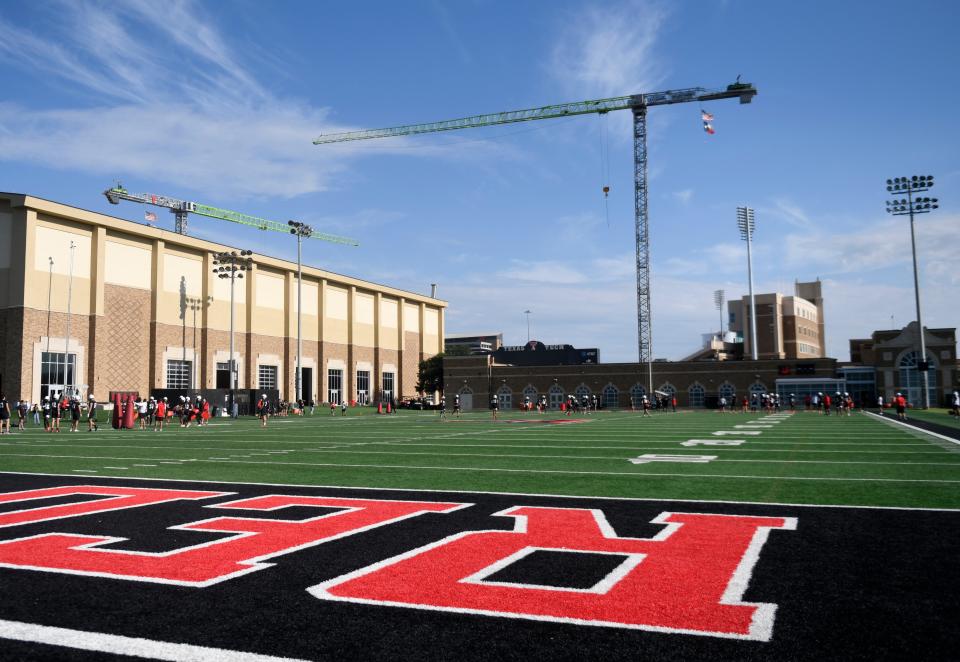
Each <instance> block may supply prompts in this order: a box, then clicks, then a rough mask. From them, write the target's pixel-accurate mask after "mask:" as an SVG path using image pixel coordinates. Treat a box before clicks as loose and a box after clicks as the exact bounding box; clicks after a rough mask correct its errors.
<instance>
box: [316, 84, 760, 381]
mask: <svg viewBox="0 0 960 662" xmlns="http://www.w3.org/2000/svg"><path fill="white" fill-rule="evenodd" d="M756 94H757V90H756V88H755V87H754V86H753V85H751V84H750V83H741V82H740V78H739V77H737V82H735V83H733V84H731V85H728V86H727V87H726V89H722V90H708V89H705V88H702V87H690V88H686V89H682V90H666V91H664V92H651V93H648V94H632V95H630V96H625V97H611V98H609V99H596V100H593V101H578V102H575V103H562V104H558V105H554V106H543V107H541V108H528V109H526V110H512V111H508V112H505V113H491V114H487V115H473V116H471V117H462V118H460V119H455V120H445V121H442V122H430V123H427V124H408V125H406V126H394V127H390V128H386V129H368V130H364V131H350V132H347V133H331V134H329V135H325V136H324V135H322V136H320V137H319V138H317V139H316V140H314V141H313V144H314V145H323V144H326V143H337V142H345V141H349V140H369V139H371V138H392V137H396V136H412V135H417V134H420V133H436V132H438V131H455V130H457V129H472V128H477V127H482V126H495V125H498V124H513V123H516V122H529V121H531V120H545V119H551V118H555V117H571V116H573V115H586V114H591V113H600V114H603V113H608V112H610V111H612V110H630V111H632V112H633V155H634V208H635V211H636V215H635V233H636V248H637V340H638V345H639V360H640V363H646V364H647V379H648V388H649V390H648V393H652V392H653V349H652V330H651V320H650V242H649V220H648V218H647V107H649V106H666V105H671V104H675V103H694V102H704V101H715V100H719V99H732V98H739V99H740V103H742V104H743V103H750V101H751V100H752V99H753V97H754V96H756Z"/></svg>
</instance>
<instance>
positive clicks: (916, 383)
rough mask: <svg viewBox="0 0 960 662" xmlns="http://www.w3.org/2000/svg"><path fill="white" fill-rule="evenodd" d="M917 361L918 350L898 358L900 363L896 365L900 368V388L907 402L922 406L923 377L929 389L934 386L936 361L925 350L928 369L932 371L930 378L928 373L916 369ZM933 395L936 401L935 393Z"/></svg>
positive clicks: (918, 356)
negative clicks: (931, 377) (932, 376)
mask: <svg viewBox="0 0 960 662" xmlns="http://www.w3.org/2000/svg"><path fill="white" fill-rule="evenodd" d="M919 361H920V352H917V351H913V352H907V353H906V354H904V355H903V356H902V357H901V358H900V363H899V364H898V365H897V367H898V368H900V390H901V391H902V392H903V394H904V395H905V396H906V398H907V402H910V403H912V404H913V405H915V406H916V405H920V406H923V381H924V379H926V380H927V384H928V385H929V387H930V389H931V390H933V388H935V387H936V374H937V373H936V368H937V362H936V359H934V357H933V354H931V353H930V352H927V363H929V364H930V370H931V371H933V374H934V379H932V380H931V379H930V376H929V373H926V372H920V371H919V370H917V364H918V363H919ZM931 382H933V383H931ZM933 396H934V397H933V400H934V402H936V394H933Z"/></svg>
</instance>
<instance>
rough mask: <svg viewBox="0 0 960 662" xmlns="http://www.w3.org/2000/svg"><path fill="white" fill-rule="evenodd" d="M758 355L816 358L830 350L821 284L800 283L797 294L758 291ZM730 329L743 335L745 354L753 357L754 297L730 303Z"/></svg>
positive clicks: (756, 298)
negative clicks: (752, 312) (752, 303)
mask: <svg viewBox="0 0 960 662" xmlns="http://www.w3.org/2000/svg"><path fill="white" fill-rule="evenodd" d="M754 299H755V305H756V309H757V358H760V359H814V358H823V357H825V356H826V355H827V353H826V340H825V338H824V320H823V294H822V291H821V283H820V281H819V280H815V281H812V282H809V283H796V284H795V285H794V295H793V296H786V295H784V294H781V293H779V292H775V293H770V294H755V295H754ZM727 310H728V313H729V316H730V322H729V323H730V331H733V332H734V333H736V334H737V336H739V337H741V338H743V353H744V355H745V356H750V355H751V352H752V349H751V348H752V346H753V344H752V343H753V338H751V334H750V328H751V326H750V297H749V296H744V297H742V298H741V299H739V300H736V301H730V302H728V303H727Z"/></svg>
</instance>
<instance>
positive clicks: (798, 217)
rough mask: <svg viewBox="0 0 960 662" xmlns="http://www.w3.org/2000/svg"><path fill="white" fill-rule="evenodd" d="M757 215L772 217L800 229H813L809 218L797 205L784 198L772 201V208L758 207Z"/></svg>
mask: <svg viewBox="0 0 960 662" xmlns="http://www.w3.org/2000/svg"><path fill="white" fill-rule="evenodd" d="M757 214H762V215H766V216H772V217H774V218H775V219H777V220H780V221H783V222H785V223H787V224H788V225H792V226H793V227H796V228H800V229H809V228H812V227H814V223H813V222H812V221H811V220H810V217H809V216H807V214H806V212H805V211H804V210H803V209H802V208H801V207H800V206H799V205H797V204H795V203H793V202H791V201H790V200H787V199H784V198H778V199H774V200H773V206H772V207H770V206H763V207H758V208H757Z"/></svg>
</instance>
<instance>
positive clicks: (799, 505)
mask: <svg viewBox="0 0 960 662" xmlns="http://www.w3.org/2000/svg"><path fill="white" fill-rule="evenodd" d="M0 474H9V475H14V476H23V475H30V476H54V477H59V476H65V477H67V478H72V477H73V476H71V475H70V474H55V473H44V472H27V473H26V474H24V472H19V471H0ZM684 475H686V474H684ZM105 478H111V477H109V476H105ZM124 480H129V481H143V482H149V483H157V482H169V483H188V484H191V485H197V484H211V485H225V486H231V485H258V486H264V487H280V488H283V487H305V488H312V489H331V490H360V491H364V490H366V491H373V492H399V493H418V492H425V493H427V494H464V495H471V494H496V495H500V496H511V497H518V498H524V497H551V498H555V499H578V500H582V499H590V500H600V501H640V502H644V503H646V502H654V503H700V504H702V503H726V504H735V505H753V506H787V507H791V508H844V509H855V510H906V511H922V512H943V513H960V508H917V507H913V506H862V505H861V506H857V505H850V504H843V503H793V502H776V501H730V500H727V499H677V498H671V497H624V496H594V495H589V494H553V493H550V492H498V491H495V490H458V489H427V488H416V487H379V486H372V485H317V484H304V483H261V482H251V481H236V480H234V481H226V480H203V481H198V480H197V479H195V478H146V477H143V476H124Z"/></svg>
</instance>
